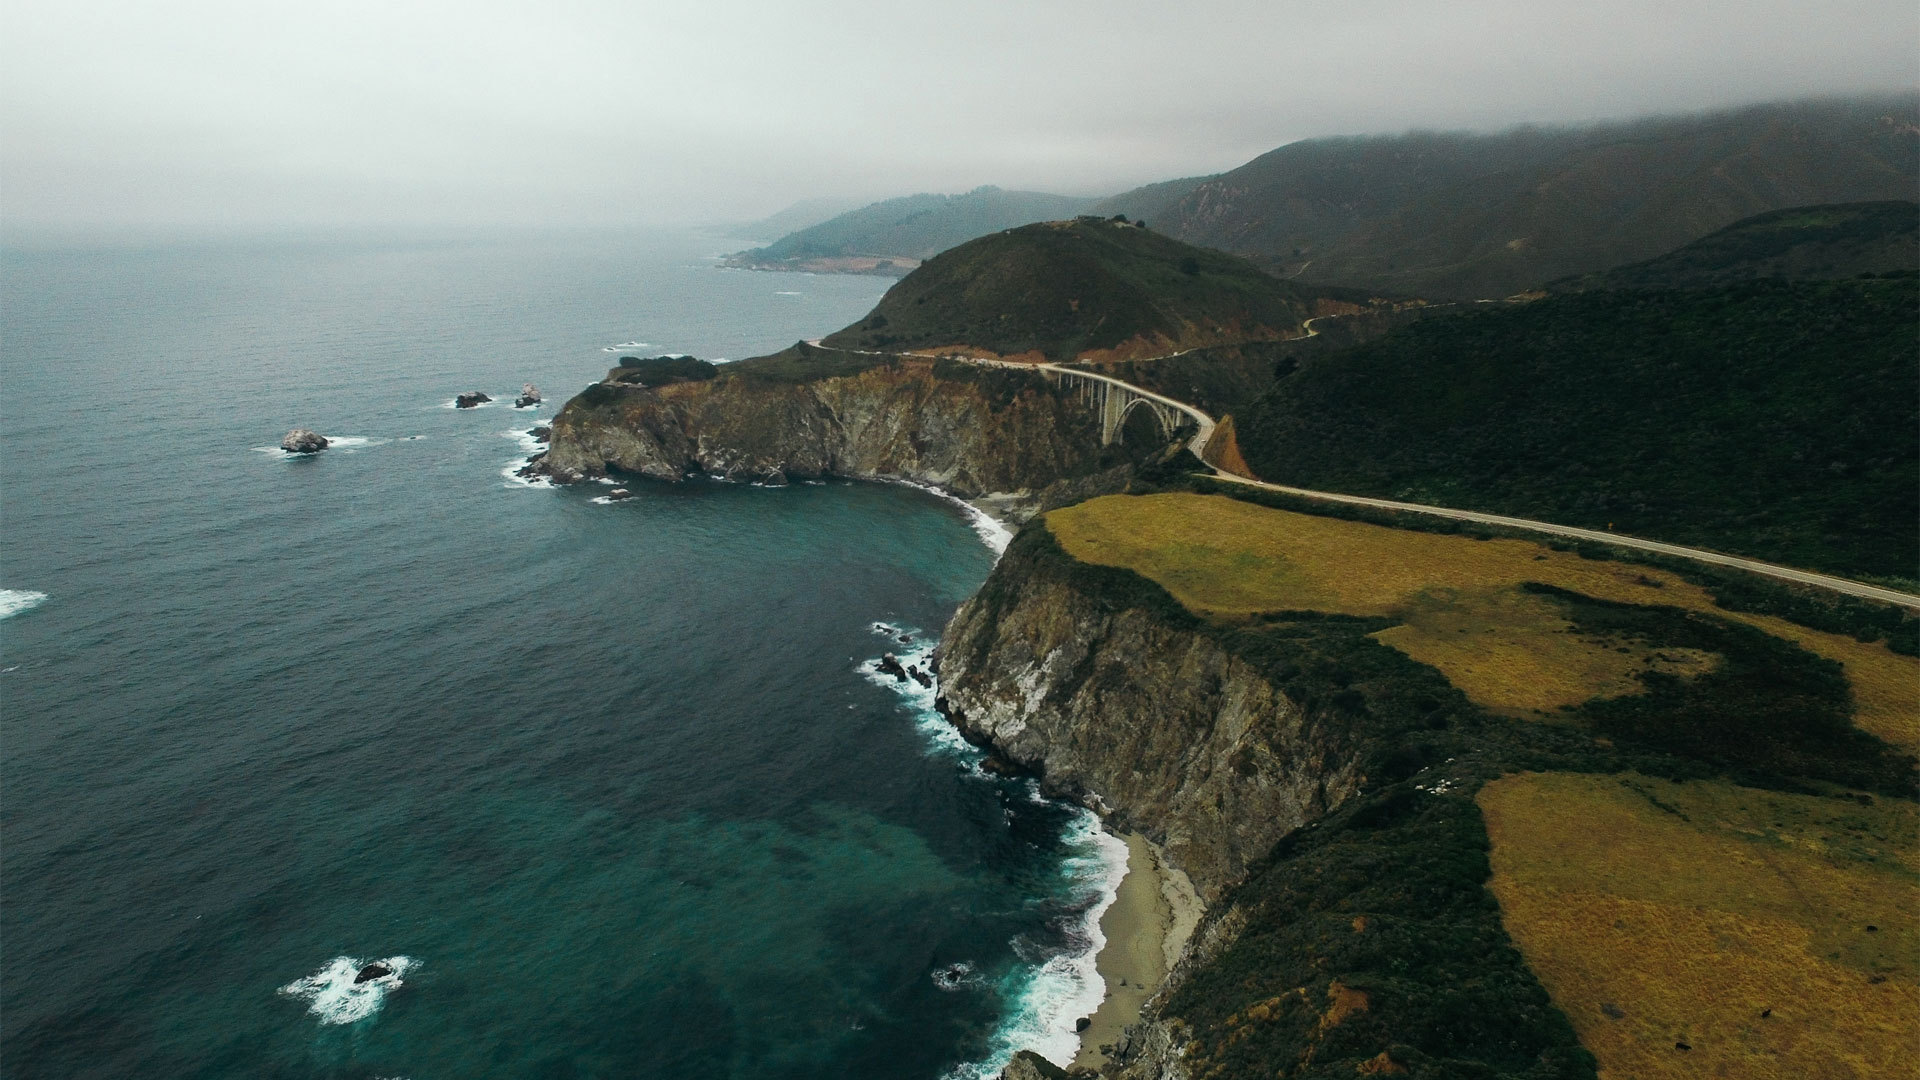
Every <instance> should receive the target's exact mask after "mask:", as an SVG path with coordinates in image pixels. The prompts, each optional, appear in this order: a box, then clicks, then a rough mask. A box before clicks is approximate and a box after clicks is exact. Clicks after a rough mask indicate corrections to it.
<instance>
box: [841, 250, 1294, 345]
mask: <svg viewBox="0 0 1920 1080" xmlns="http://www.w3.org/2000/svg"><path fill="white" fill-rule="evenodd" d="M1308 310H1309V305H1308V299H1307V296H1306V294H1303V293H1302V292H1300V291H1299V290H1297V289H1295V288H1293V287H1292V286H1289V285H1287V284H1286V283H1284V282H1281V281H1278V280H1276V279H1274V278H1272V277H1270V276H1268V275H1267V274H1264V273H1262V272H1261V271H1260V270H1259V269H1258V268H1256V267H1254V266H1252V265H1251V264H1249V263H1247V262H1245V261H1244V260H1241V259H1237V258H1234V257H1233V256H1230V255H1223V254H1221V253H1220V252H1217V251H1207V250H1204V249H1201V248H1195V247H1190V246H1188V245H1186V244H1182V243H1180V242H1178V241H1175V240H1169V239H1167V238H1166V237H1164V236H1161V235H1159V234H1157V233H1154V232H1152V231H1151V230H1148V229H1144V228H1141V227H1139V226H1137V225H1133V224H1128V223H1123V222H1119V221H1110V220H1101V219H1085V218H1083V219H1079V220H1075V221H1062V222H1047V223H1044V224H1039V225H1028V226H1025V227H1023V228H1018V229H1011V230H1008V231H1006V232H1001V233H995V234H993V235H991V236H985V237H981V238H980V239H978V240H974V241H972V242H970V243H966V244H963V245H961V246H960V247H957V248H954V249H953V250H951V251H948V252H945V253H943V254H941V255H939V256H938V257H936V258H934V259H932V260H930V261H928V262H927V263H926V264H925V265H923V266H921V267H920V268H919V269H918V270H915V271H914V272H913V273H912V274H909V275H908V276H907V277H905V278H904V279H902V280H901V281H900V283H899V284H897V285H895V286H894V287H893V288H892V289H891V290H889V291H888V293H887V295H886V297H885V298H884V299H882V300H881V301H880V304H879V306H877V307H875V308H874V310H873V313H872V314H871V315H869V316H868V317H867V318H865V319H862V320H861V321H860V322H857V323H855V324H854V325H852V326H850V327H847V328H846V329H844V330H841V331H840V332H838V333H836V334H833V335H832V336H830V337H828V338H826V339H825V341H824V344H826V345H830V346H838V347H842V348H850V349H879V350H895V351H906V350H917V349H944V348H950V347H951V348H956V349H966V348H971V349H973V350H980V351H986V352H991V353H995V354H999V355H1002V356H1008V355H1016V354H1033V355H1036V356H1038V355H1044V356H1045V357H1046V358H1047V359H1050V360H1071V359H1074V358H1076V357H1079V356H1081V355H1083V354H1087V353H1111V354H1112V357H1111V358H1114V359H1121V358H1124V357H1125V356H1126V355H1135V356H1139V355H1156V354H1160V353H1165V352H1172V351H1175V350H1177V349H1181V348H1190V347H1194V346H1199V345H1208V344H1218V343H1223V342H1233V341H1248V340H1258V339H1277V338H1283V337H1289V336H1294V335H1297V334H1299V333H1300V329H1299V328H1300V323H1301V322H1302V321H1303V320H1304V319H1305V318H1306V316H1307V314H1308Z"/></svg>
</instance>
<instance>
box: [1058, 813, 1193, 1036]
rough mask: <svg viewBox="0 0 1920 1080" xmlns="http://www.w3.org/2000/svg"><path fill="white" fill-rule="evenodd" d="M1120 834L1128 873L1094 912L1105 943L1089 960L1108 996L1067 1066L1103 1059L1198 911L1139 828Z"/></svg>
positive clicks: (1173, 957)
mask: <svg viewBox="0 0 1920 1080" xmlns="http://www.w3.org/2000/svg"><path fill="white" fill-rule="evenodd" d="M1102 827H1103V828H1104V826H1102ZM1121 839H1123V840H1125V841H1126V844H1127V870H1126V875H1125V876H1124V877H1122V878H1121V879H1120V887H1119V890H1118V892H1117V894H1116V895H1115V897H1114V901H1113V903H1112V904H1111V905H1109V906H1108V908H1107V910H1106V912H1105V913H1104V914H1103V915H1101V917H1100V931H1101V934H1102V935H1103V936H1104V937H1105V938H1106V944H1105V945H1104V946H1103V947H1102V948H1101V949H1100V951H1099V953H1098V954H1097V955H1096V956H1095V958H1094V969H1095V970H1096V971H1098V972H1099V974H1100V978H1101V979H1102V980H1103V981H1104V983H1105V989H1106V993H1105V997H1104V998H1103V999H1102V1000H1101V1002H1100V1007H1099V1008H1098V1009H1096V1010H1095V1011H1094V1013H1093V1016H1092V1018H1091V1022H1090V1023H1089V1024H1088V1025H1087V1028H1086V1030H1084V1031H1082V1032H1080V1046H1079V1049H1078V1050H1077V1051H1076V1052H1075V1053H1074V1056H1073V1061H1072V1062H1071V1067H1076V1068H1078V1067H1086V1068H1097V1067H1098V1066H1099V1065H1101V1064H1102V1063H1103V1062H1104V1061H1105V1060H1106V1058H1107V1052H1106V1047H1109V1046H1114V1045H1116V1044H1118V1043H1119V1042H1120V1041H1121V1040H1122V1038H1123V1036H1124V1035H1125V1032H1126V1029H1127V1027H1129V1026H1130V1025H1132V1024H1136V1023H1138V1022H1139V1020H1140V1010H1141V1008H1142V1007H1143V1006H1145V1005H1146V1003H1147V1001H1148V1000H1149V999H1150V998H1152V997H1153V995H1154V994H1155V993H1156V992H1158V991H1159V989H1160V987H1161V984H1163V983H1164V982H1165V981H1166V977H1167V974H1168V973H1169V972H1171V971H1172V970H1173V968H1174V966H1175V965H1176V964H1178V963H1179V961H1180V957H1181V955H1182V954H1183V953H1185V951H1186V947H1187V941H1188V939H1190V938H1191V937H1192V936H1193V931H1194V929H1195V928H1196V927H1197V926H1198V925H1199V923H1200V917H1201V915H1202V914H1204V909H1203V908H1202V906H1201V904H1200V899H1199V897H1198V895H1197V894H1196V893H1195V892H1194V889H1193V884H1192V883H1191V882H1189V881H1188V880H1187V876H1186V875H1185V874H1184V873H1182V872H1180V871H1179V870H1176V869H1174V868H1173V867H1171V866H1168V865H1167V862H1166V859H1165V857H1164V855H1163V854H1162V853H1161V851H1160V849H1159V848H1158V847H1157V846H1155V845H1154V844H1153V843H1152V842H1151V841H1149V840H1148V839H1147V838H1146V837H1144V836H1142V835H1140V834H1139V833H1126V834H1124V835H1123V836H1122V837H1121Z"/></svg>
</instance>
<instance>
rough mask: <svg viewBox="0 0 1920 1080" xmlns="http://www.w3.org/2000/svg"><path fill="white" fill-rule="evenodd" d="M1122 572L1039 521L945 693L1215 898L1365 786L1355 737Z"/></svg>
mask: <svg viewBox="0 0 1920 1080" xmlns="http://www.w3.org/2000/svg"><path fill="white" fill-rule="evenodd" d="M1124 573H1125V572H1123V571H1110V570H1104V569H1101V568H1095V567H1088V566H1084V565H1081V564H1076V563H1074V562H1073V560H1071V559H1070V558H1069V557H1067V556H1066V555H1065V554H1064V553H1061V552H1059V550H1058V548H1057V547H1055V546H1054V545H1053V543H1052V540H1051V537H1049V536H1046V535H1044V532H1043V530H1042V529H1041V527H1039V526H1033V527H1030V529H1029V531H1028V533H1026V534H1023V535H1022V537H1021V538H1020V540H1019V541H1017V542H1016V543H1015V544H1014V545H1013V547H1012V548H1010V549H1009V551H1008V553H1007V555H1006V557H1005V558H1004V559H1002V561H1001V562H1000V564H999V566H998V567H996V568H995V570H994V572H993V574H992V576H991V577H990V578H989V579H988V581H987V583H986V584H985V585H984V586H983V587H982V588H981V590H980V592H979V593H978V594H976V595H975V596H974V597H973V598H972V599H971V600H969V601H968V602H967V603H966V604H965V605H964V606H962V607H961V609H960V610H959V612H958V613H956V614H955V616H954V618H953V621H952V622H951V623H950V624H949V625H948V627H947V630H946V634H945V636H944V637H943V639H942V644H941V660H940V679H941V687H942V693H943V697H942V701H943V702H944V707H945V709H946V711H947V714H948V716H949V717H950V718H951V719H952V720H953V722H954V723H955V724H956V725H957V726H958V727H959V729H960V730H961V731H962V732H963V733H964V734H966V735H967V737H968V738H970V739H972V740H974V741H975V742H978V743H981V744H983V745H986V746H989V747H991V748H992V749H993V750H994V751H995V752H996V753H998V754H1000V755H1001V756H1003V757H1005V758H1007V759H1009V760H1011V761H1012V762H1014V763H1015V764H1018V765H1020V766H1022V767H1024V768H1027V769H1031V770H1032V771H1034V772H1036V773H1038V774H1040V775H1041V776H1042V777H1043V779H1044V782H1045V785H1046V786H1047V787H1048V789H1049V790H1051V791H1054V792H1057V793H1060V794H1064V795H1069V796H1072V797H1075V798H1078V799H1081V800H1082V801H1084V802H1086V803H1087V804H1089V805H1091V806H1093V807H1094V808H1095V809H1097V810H1099V811H1101V812H1102V813H1103V814H1105V815H1107V816H1108V817H1109V819H1110V820H1111V821H1112V822H1113V823H1114V824H1115V826H1116V827H1118V828H1120V829H1123V830H1126V831H1138V832H1141V833H1144V834H1146V835H1147V836H1148V837H1150V838H1151V839H1153V840H1154V841H1155V842H1156V843H1159V844H1160V845H1162V846H1163V847H1164V848H1165V850H1166V851H1167V853H1168V855H1169V857H1170V859H1171V861H1172V862H1173V863H1174V864H1175V865H1176V866H1177V867H1178V868H1179V869H1181V870H1183V871H1185V872H1186V873H1187V875H1188V876H1189V877H1190V878H1191V879H1192V881H1193V884H1194V887H1195V889H1196V890H1197V891H1198V892H1199V895H1200V896H1201V898H1202V899H1204V900H1206V901H1207V902H1208V903H1209V905H1210V906H1211V905H1212V904H1213V903H1214V902H1215V901H1217V900H1218V899H1219V898H1220V897H1221V896H1222V895H1223V893H1224V892H1225V891H1226V890H1227V888H1228V887H1229V886H1231V885H1232V884H1234V883H1235V882H1236V881H1238V880H1239V879H1240V878H1241V877H1242V876H1244V874H1245V872H1246V870H1247V867H1248V866H1249V865H1250V864H1251V863H1252V862H1254V861H1255V860H1257V859H1260V858H1261V857H1263V856H1265V855H1266V854H1267V853H1268V852H1269V851H1270V850H1271V849H1272V848H1273V845H1274V843H1275V842H1276V841H1277V840H1279V839H1280V837H1281V836H1283V835H1285V834H1286V833H1288V832H1290V831H1291V830H1293V829H1296V828H1298V827H1300V826H1302V825H1304V824H1306V823H1307V822H1309V821H1312V820H1314V819H1316V818H1319V817H1321V816H1322V815H1323V814H1325V813H1326V812H1327V810H1328V809H1330V808H1331V807H1332V806H1335V805H1337V804H1339V803H1340V802H1341V801H1342V800H1344V799H1345V798H1346V797H1347V796H1348V795H1350V794H1351V793H1352V792H1353V791H1354V790H1355V789H1356V788H1357V786H1358V784H1359V782H1360V765H1359V763H1358V761H1357V757H1358V753H1359V750H1360V746H1361V741H1362V740H1361V739H1359V738H1358V737H1357V735H1356V734H1355V733H1354V732H1353V731H1352V730H1350V729H1349V727H1348V726H1347V725H1343V724H1341V723H1339V722H1338V721H1337V720H1330V719H1329V718H1327V717H1325V716H1323V715H1321V714H1320V713H1319V712H1318V711H1317V710H1311V709H1309V708H1307V707H1305V706H1303V705H1302V704H1300V703H1297V702H1295V701H1294V700H1293V699H1291V698H1289V697H1288V696H1287V694H1286V693H1285V692H1284V691H1283V690H1282V688H1280V687H1278V686H1276V685H1274V683H1273V682H1271V681H1270V680H1269V679H1268V678H1267V677H1266V676H1265V675H1264V674H1262V672H1261V671H1260V670H1259V669H1258V668H1257V667H1256V666H1255V665H1253V664H1251V663H1249V662H1248V661H1247V660H1246V659H1244V658H1242V657H1240V656H1237V655H1235V654H1234V653H1233V652H1232V651H1230V650H1229V648H1228V647H1226V645H1225V644H1224V643H1223V642H1222V641H1221V640H1220V638H1219V637H1218V636H1217V635H1215V634H1213V633H1209V632H1208V631H1207V629H1206V628H1205V627H1203V626H1202V625H1200V624H1199V623H1198V620H1195V619H1193V618H1192V617H1191V616H1184V613H1182V612H1179V611H1177V610H1170V609H1169V607H1168V605H1166V604H1153V603H1135V602H1132V601H1133V598H1134V596H1135V595H1137V594H1138V593H1139V592H1140V591H1141V590H1142V589H1149V590H1154V591H1157V590H1158V587H1157V586H1151V585H1148V584H1147V583H1145V582H1144V581H1142V580H1141V579H1138V578H1134V579H1133V582H1131V583H1125V582H1116V581H1109V580H1107V579H1108V578H1113V577H1117V576H1119V575H1122V574H1124ZM1125 576H1126V577H1129V578H1131V577H1132V575H1130V574H1126V575H1125ZM1162 595H1164V594H1162ZM1174 607H1175V608H1177V605H1174Z"/></svg>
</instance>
